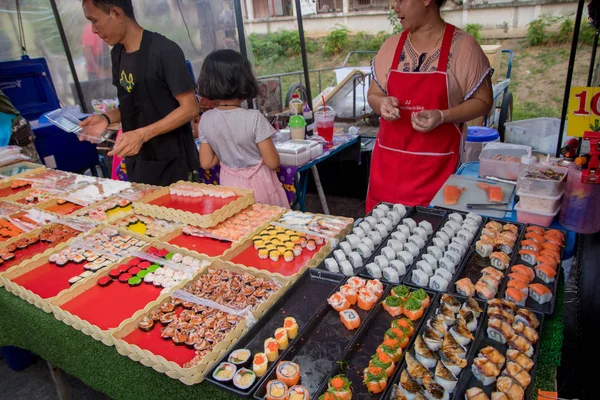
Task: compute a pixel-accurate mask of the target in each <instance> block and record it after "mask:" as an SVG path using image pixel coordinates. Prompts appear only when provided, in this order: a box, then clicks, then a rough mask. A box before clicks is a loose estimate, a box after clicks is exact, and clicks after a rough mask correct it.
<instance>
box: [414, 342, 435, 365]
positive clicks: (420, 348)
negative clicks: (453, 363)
mask: <svg viewBox="0 0 600 400" xmlns="http://www.w3.org/2000/svg"><path fill="white" fill-rule="evenodd" d="M415 357H416V359H417V361H419V362H420V363H421V364H423V365H424V366H425V367H427V368H433V367H435V365H436V364H437V363H438V360H439V357H438V355H437V354H436V353H435V352H434V351H433V350H431V349H430V348H429V346H427V344H426V343H425V341H424V340H423V338H422V337H421V336H417V338H416V339H415Z"/></svg>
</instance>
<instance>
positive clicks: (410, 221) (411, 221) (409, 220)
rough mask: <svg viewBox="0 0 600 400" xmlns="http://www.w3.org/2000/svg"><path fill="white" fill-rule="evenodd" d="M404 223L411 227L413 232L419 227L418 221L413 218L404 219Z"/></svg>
mask: <svg viewBox="0 0 600 400" xmlns="http://www.w3.org/2000/svg"><path fill="white" fill-rule="evenodd" d="M402 225H404V226H406V227H407V228H408V229H410V231H411V232H412V231H414V230H415V228H416V227H417V223H416V222H415V220H414V219H412V218H404V220H403V221H402Z"/></svg>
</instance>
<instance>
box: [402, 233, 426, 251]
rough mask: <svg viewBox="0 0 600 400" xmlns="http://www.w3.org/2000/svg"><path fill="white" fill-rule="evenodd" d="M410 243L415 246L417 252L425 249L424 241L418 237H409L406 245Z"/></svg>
mask: <svg viewBox="0 0 600 400" xmlns="http://www.w3.org/2000/svg"><path fill="white" fill-rule="evenodd" d="M411 243H412V244H414V245H415V246H417V247H418V249H419V250H421V249H422V248H423V247H425V240H424V239H423V238H422V237H421V236H419V235H412V236H411V237H409V238H408V243H407V244H406V245H407V246H408V245H409V244H411Z"/></svg>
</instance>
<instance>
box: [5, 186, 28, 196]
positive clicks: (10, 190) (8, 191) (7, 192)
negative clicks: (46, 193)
mask: <svg viewBox="0 0 600 400" xmlns="http://www.w3.org/2000/svg"><path fill="white" fill-rule="evenodd" d="M30 188H31V185H27V186H23V187H20V188H18V189H13V188H11V187H10V186H9V187H5V188H4V189H0V197H8V196H12V195H13V194H17V193H20V192H22V191H24V190H27V189H30Z"/></svg>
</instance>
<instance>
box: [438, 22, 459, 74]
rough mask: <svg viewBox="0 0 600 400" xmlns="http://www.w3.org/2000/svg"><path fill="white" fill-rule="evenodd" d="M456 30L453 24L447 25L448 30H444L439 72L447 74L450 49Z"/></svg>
mask: <svg viewBox="0 0 600 400" xmlns="http://www.w3.org/2000/svg"><path fill="white" fill-rule="evenodd" d="M455 29H456V28H455V27H454V25H452V24H446V28H445V29H444V39H443V40H442V48H441V51H440V58H439V60H438V67H437V70H438V71H439V72H446V70H447V69H448V56H449V55H450V47H451V46H452V37H453V36H454V30H455Z"/></svg>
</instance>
